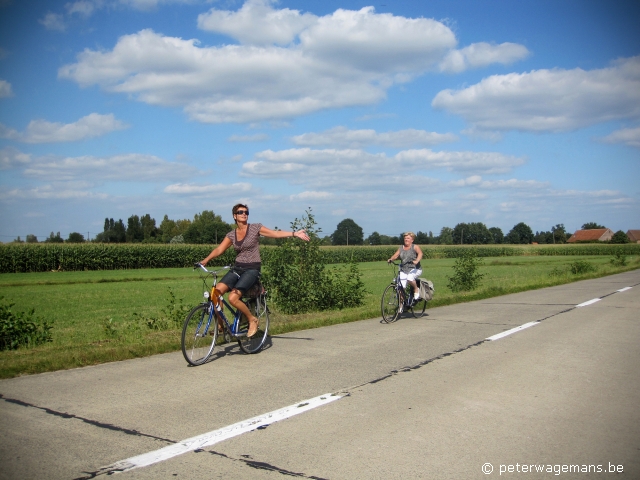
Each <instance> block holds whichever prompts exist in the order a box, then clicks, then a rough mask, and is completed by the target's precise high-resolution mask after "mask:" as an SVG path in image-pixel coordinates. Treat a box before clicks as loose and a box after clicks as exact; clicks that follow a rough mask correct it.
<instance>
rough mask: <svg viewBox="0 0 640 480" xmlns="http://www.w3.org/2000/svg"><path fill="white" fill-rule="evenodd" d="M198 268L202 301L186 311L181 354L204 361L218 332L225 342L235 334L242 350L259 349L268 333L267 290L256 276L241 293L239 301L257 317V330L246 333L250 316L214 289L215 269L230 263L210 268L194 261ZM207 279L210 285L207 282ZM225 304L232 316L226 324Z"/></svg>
mask: <svg viewBox="0 0 640 480" xmlns="http://www.w3.org/2000/svg"><path fill="white" fill-rule="evenodd" d="M196 268H199V269H200V273H201V279H202V284H203V286H204V297H205V301H204V302H203V303H201V304H200V305H197V306H195V307H194V308H193V310H191V312H189V315H187V318H186V320H185V321H184V327H182V354H183V355H184V358H185V360H186V361H187V362H189V364H191V365H194V366H196V365H202V364H203V363H205V362H206V361H207V360H208V359H209V357H211V354H212V353H213V350H214V348H215V346H216V342H217V340H218V335H222V339H224V341H225V342H230V341H231V340H232V338H235V339H236V340H237V341H238V344H239V345H240V348H241V349H242V351H243V352H245V353H258V352H259V351H260V350H262V347H263V346H264V343H265V341H266V340H267V336H268V334H269V308H268V307H267V292H266V291H265V290H264V288H263V287H262V284H261V283H260V281H259V280H258V281H257V282H256V284H255V285H254V286H253V287H251V289H250V290H249V291H248V292H247V293H246V294H245V295H244V296H243V298H242V301H243V302H244V303H246V304H247V307H249V310H250V311H251V312H253V314H254V315H255V317H256V318H257V319H258V331H257V333H256V334H255V335H253V336H251V337H248V336H247V331H248V330H249V320H248V319H247V317H246V316H244V315H243V314H242V312H240V311H239V310H238V311H236V310H234V309H233V308H232V307H231V305H229V304H228V303H227V301H226V300H225V299H224V298H223V297H222V296H221V295H218V291H217V290H216V289H215V287H216V285H217V283H218V272H221V271H223V270H228V269H229V268H231V267H229V266H227V267H222V268H221V269H219V270H215V271H210V270H207V268H206V267H205V266H204V265H201V264H199V263H196V264H195V265H194V269H196ZM208 281H210V282H211V284H210V285H209V284H208V283H207V282H208ZM225 308H227V309H229V310H228V311H229V312H230V313H231V315H232V316H233V323H232V324H229V321H228V320H227V317H226V315H225V313H224V310H225ZM218 323H220V324H221V325H223V331H222V332H220V331H218V329H219V327H218Z"/></svg>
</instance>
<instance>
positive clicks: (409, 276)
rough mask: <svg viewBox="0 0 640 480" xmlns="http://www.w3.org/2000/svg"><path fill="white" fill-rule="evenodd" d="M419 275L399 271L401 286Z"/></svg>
mask: <svg viewBox="0 0 640 480" xmlns="http://www.w3.org/2000/svg"><path fill="white" fill-rule="evenodd" d="M420 275H422V269H421V268H414V269H413V270H411V271H410V272H409V273H404V272H400V283H401V284H402V288H405V287H406V286H407V280H408V281H410V282H413V281H414V280H415V279H416V278H418V277H419V276H420ZM223 280H224V279H223Z"/></svg>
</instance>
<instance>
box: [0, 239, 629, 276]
mask: <svg viewBox="0 0 640 480" xmlns="http://www.w3.org/2000/svg"><path fill="white" fill-rule="evenodd" d="M214 247H215V245H157V244H92V243H91V244H4V245H0V273H27V272H46V271H82V270H129V269H139V268H181V267H190V266H192V265H193V264H194V262H197V261H199V260H201V259H203V258H204V257H206V256H207V255H208V254H209V252H211V250H212V249H213V248H214ZM275 248H278V247H272V246H262V247H260V254H261V256H262V261H263V262H264V263H265V264H266V265H268V263H269V257H270V252H271V251H273V249H275ZM397 248H398V247H397V246H376V247H373V246H355V247H321V252H322V254H323V255H324V256H325V261H326V263H328V264H336V263H349V262H357V263H360V262H377V261H383V260H386V259H388V258H389V257H390V256H391V255H393V252H395V251H396V249H397ZM470 248H473V249H475V251H476V252H477V255H478V256H479V257H513V256H527V255H615V254H616V253H618V252H620V253H622V254H624V255H638V254H640V244H626V245H610V244H603V245H602V244H578V245H478V246H475V245H468V246H451V245H424V246H422V251H423V252H424V258H425V259H430V258H434V259H436V258H457V257H459V256H460V254H461V252H462V251H464V250H468V249H470ZM234 259H235V252H234V251H233V249H229V250H227V251H226V252H225V253H224V255H222V256H220V257H218V258H216V259H214V260H212V261H211V262H210V263H209V265H211V266H221V265H230V264H232V263H233V261H234Z"/></svg>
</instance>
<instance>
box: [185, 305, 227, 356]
mask: <svg viewBox="0 0 640 480" xmlns="http://www.w3.org/2000/svg"><path fill="white" fill-rule="evenodd" d="M212 309H213V304H211V303H210V302H207V303H202V304H200V305H198V306H197V307H194V308H193V310H191V312H189V315H187V319H186V320H185V321H184V326H183V327H182V355H184V358H185V360H186V361H187V362H189V364H191V365H193V366H197V365H202V364H203V363H204V362H206V361H207V360H208V358H209V357H210V356H211V354H212V353H213V349H214V347H215V346H216V339H217V338H218V322H217V319H216V317H215V315H210V314H212ZM210 317H211V320H209V318H210Z"/></svg>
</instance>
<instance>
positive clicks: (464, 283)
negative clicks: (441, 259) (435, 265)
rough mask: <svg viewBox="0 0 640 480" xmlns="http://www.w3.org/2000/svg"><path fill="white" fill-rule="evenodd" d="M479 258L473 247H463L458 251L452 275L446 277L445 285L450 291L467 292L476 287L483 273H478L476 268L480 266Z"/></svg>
mask: <svg viewBox="0 0 640 480" xmlns="http://www.w3.org/2000/svg"><path fill="white" fill-rule="evenodd" d="M482 264H483V262H482V259H481V258H478V253H477V251H476V250H475V249H465V250H464V251H461V252H460V256H459V257H458V258H457V259H456V262H455V263H454V265H453V272H454V273H453V276H452V277H447V278H448V279H449V283H448V284H447V286H448V287H449V288H450V289H451V291H452V292H468V291H471V290H474V289H476V288H477V287H478V285H479V283H480V280H481V279H482V277H484V275H485V274H484V273H479V272H478V268H480V267H481V266H482Z"/></svg>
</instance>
